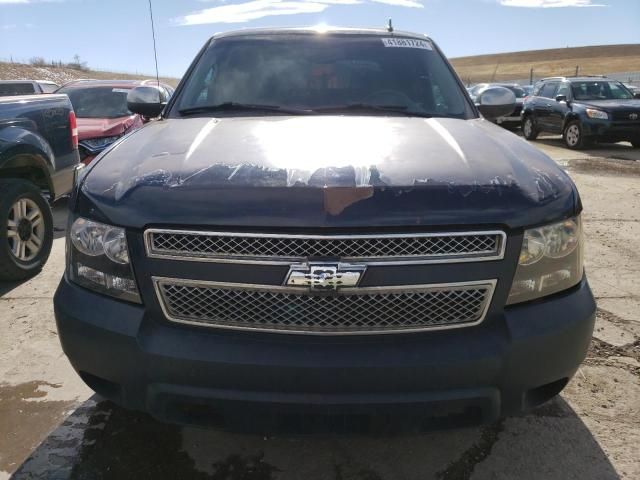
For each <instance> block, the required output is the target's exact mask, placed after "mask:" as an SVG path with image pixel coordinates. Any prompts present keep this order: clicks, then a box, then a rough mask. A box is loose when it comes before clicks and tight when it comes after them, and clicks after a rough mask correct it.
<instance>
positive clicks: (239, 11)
mask: <svg viewBox="0 0 640 480" xmlns="http://www.w3.org/2000/svg"><path fill="white" fill-rule="evenodd" d="M328 6H329V4H327V3H317V2H306V1H281V0H253V1H251V2H246V3H237V4H231V5H222V6H219V7H213V8H207V9H204V10H200V11H199V12H194V13H190V14H188V15H185V16H184V17H181V18H179V19H178V23H179V24H180V25H202V24H206V23H244V22H250V21H251V20H257V19H258V18H263V17H270V16H272V15H298V14H300V13H319V12H323V11H324V10H326V9H327V7H328Z"/></svg>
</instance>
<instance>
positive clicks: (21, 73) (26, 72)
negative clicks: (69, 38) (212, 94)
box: [0, 62, 179, 87]
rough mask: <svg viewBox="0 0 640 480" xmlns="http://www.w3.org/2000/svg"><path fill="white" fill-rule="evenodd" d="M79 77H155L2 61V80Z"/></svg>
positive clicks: (174, 82) (63, 80) (60, 81)
mask: <svg viewBox="0 0 640 480" xmlns="http://www.w3.org/2000/svg"><path fill="white" fill-rule="evenodd" d="M79 78H95V79H98V80H138V79H140V80H145V79H149V78H155V77H151V76H148V75H134V74H129V73H115V72H103V71H96V70H76V69H74V68H67V67H52V66H49V65H47V66H34V65H27V64H24V63H7V62H0V80H50V81H52V82H56V83H57V84H59V85H62V84H63V83H66V82H69V81H71V80H76V79H79ZM160 80H161V81H163V82H166V83H167V84H169V85H172V86H174V87H175V86H176V85H177V84H178V82H179V79H177V78H166V77H160Z"/></svg>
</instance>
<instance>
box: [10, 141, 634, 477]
mask: <svg viewBox="0 0 640 480" xmlns="http://www.w3.org/2000/svg"><path fill="white" fill-rule="evenodd" d="M535 144H536V145H537V146H538V147H540V148H541V149H543V150H545V151H546V152H547V153H549V154H550V155H552V156H553V157H554V158H555V159H556V160H557V161H558V162H559V163H560V164H561V165H563V166H565V167H566V168H567V169H568V171H569V173H570V174H571V175H572V177H573V178H574V180H575V181H576V183H577V184H578V187H579V189H580V191H581V194H582V196H583V202H584V205H585V214H584V219H585V230H586V236H587V255H586V262H587V270H588V274H589V278H590V282H591V285H592V287H593V290H594V292H595V294H596V296H597V297H598V301H599V307H600V310H599V312H598V319H597V325H596V332H595V336H596V338H595V340H594V342H593V344H592V346H591V349H590V351H589V354H588V357H587V360H586V361H585V363H584V365H583V366H582V367H581V369H580V370H579V372H578V374H577V375H576V377H575V378H574V379H573V380H572V381H571V382H570V384H569V385H568V386H567V388H566V389H565V390H564V392H563V393H562V395H561V396H560V397H558V398H556V399H554V400H553V401H551V402H549V403H547V404H545V405H543V406H542V407H540V408H538V409H537V410H535V411H534V412H531V413H529V414H527V415H522V416H517V417H509V418H506V419H503V420H502V421H500V422H497V423H495V424H491V425H485V426H479V427H467V428H457V429H449V430H443V431H426V432H421V433H415V432H414V433H405V434H395V435H388V434H387V435H381V434H368V435H365V434H360V433H358V429H354V431H349V432H347V433H344V432H342V433H341V434H336V435H330V434H323V435H292V434H288V435H284V434H279V435H275V436H261V435H248V434H240V433H233V432H226V431H223V430H220V429H201V428H194V427H178V426H175V425H168V424H163V423H160V422H157V421H155V420H154V419H152V418H150V417H149V416H148V415H145V414H142V413H137V412H129V411H126V410H123V409H121V408H119V407H117V406H115V405H113V404H111V403H109V402H107V401H103V400H101V399H100V398H98V397H97V396H95V395H94V394H93V393H92V392H91V391H90V390H89V389H88V388H87V387H86V386H84V384H83V383H82V382H81V380H80V379H79V378H78V377H77V375H76V374H75V372H74V371H73V370H72V368H71V366H70V365H69V363H68V361H67V360H66V358H65V357H64V354H63V353H62V351H61V349H60V345H59V341H58V338H57V333H56V329H55V322H54V319H53V311H52V305H51V298H52V296H53V292H54V291H55V288H56V286H57V283H58V281H59V278H60V276H61V274H62V271H63V266H64V239H63V233H62V231H63V229H64V226H65V221H66V212H65V205H64V204H60V205H57V206H56V209H55V222H56V225H57V227H58V229H59V231H58V232H57V234H56V239H55V241H54V248H53V252H52V255H51V258H50V261H49V262H48V264H47V266H46V267H45V269H44V271H43V272H42V273H41V274H40V275H38V276H37V277H35V278H34V279H31V280H29V281H27V282H25V283H22V284H0V322H2V324H3V326H2V329H3V330H2V332H3V335H2V336H0V479H3V478H8V477H9V476H10V475H11V474H13V477H14V478H17V479H31V478H47V479H48V478H52V479H67V478H79V479H111V478H113V479H127V478H135V479H146V478H149V479H151V478H153V479H175V478H195V479H220V480H222V479H225V480H226V479H228V480H241V479H242V480H245V479H246V480H253V479H256V480H263V479H300V478H307V479H314V480H315V479H335V480H378V479H384V480H387V479H388V480H394V479H421V480H423V479H429V478H436V479H444V480H451V479H499V478H518V479H539V478H545V479H572V478H575V479H616V478H625V479H636V478H640V465H639V458H640V449H639V447H638V445H640V340H639V339H640V318H639V314H638V312H640V294H639V293H638V292H640V253H638V252H640V150H638V149H632V148H630V147H629V146H628V145H624V144H618V145H615V146H606V147H597V148H595V149H593V150H589V151H586V152H572V151H568V150H566V149H564V148H563V147H562V144H561V142H560V140H559V139H558V138H543V139H541V140H540V141H538V142H536V143H535ZM605 157H608V159H606V158H605ZM613 157H615V158H613Z"/></svg>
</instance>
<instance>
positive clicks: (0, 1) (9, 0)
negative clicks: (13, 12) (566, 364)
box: [0, 0, 66, 5]
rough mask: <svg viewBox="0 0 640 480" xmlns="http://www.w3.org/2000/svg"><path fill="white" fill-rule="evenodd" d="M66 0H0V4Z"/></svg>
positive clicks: (59, 1) (61, 0) (60, 0)
mask: <svg viewBox="0 0 640 480" xmlns="http://www.w3.org/2000/svg"><path fill="white" fill-rule="evenodd" d="M65 1H66V0H0V5H26V4H30V3H62V2H65Z"/></svg>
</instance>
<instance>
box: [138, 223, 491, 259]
mask: <svg viewBox="0 0 640 480" xmlns="http://www.w3.org/2000/svg"><path fill="white" fill-rule="evenodd" d="M147 235H148V236H149V237H148V242H147V249H148V253H149V254H151V255H153V256H178V257H180V256H185V257H196V258H232V259H233V258H263V259H278V258H280V259H306V258H313V257H325V258H326V257H339V258H342V259H396V258H411V259H416V258H427V259H428V258H439V257H462V258H473V257H485V256H496V257H497V256H498V255H499V252H500V248H501V244H500V242H501V238H502V237H501V235H500V234H496V233H495V232H491V233H473V234H471V233H460V234H457V233H451V234H445V235H435V234H415V235H411V234H406V235H402V236H400V235H380V236H373V235H367V236H343V237H340V236H335V237H326V238H322V237H304V236H297V235H290V236H286V235H273V236H269V235H252V234H241V233H238V234H219V233H204V232H203V233H201V232H172V231H155V230H151V231H149V232H147Z"/></svg>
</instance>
